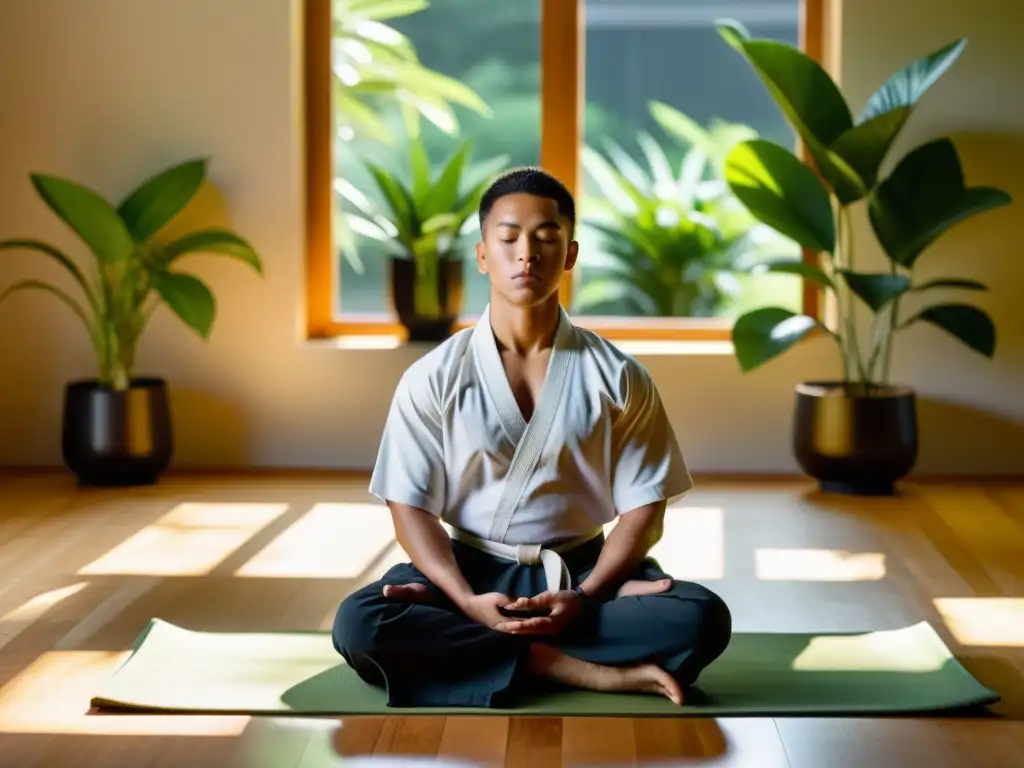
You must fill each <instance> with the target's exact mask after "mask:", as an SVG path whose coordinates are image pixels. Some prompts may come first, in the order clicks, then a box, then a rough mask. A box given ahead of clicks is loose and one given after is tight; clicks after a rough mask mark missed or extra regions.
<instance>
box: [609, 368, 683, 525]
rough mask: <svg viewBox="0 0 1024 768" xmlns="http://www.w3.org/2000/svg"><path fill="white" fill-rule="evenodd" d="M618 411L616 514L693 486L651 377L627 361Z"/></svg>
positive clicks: (615, 434)
mask: <svg viewBox="0 0 1024 768" xmlns="http://www.w3.org/2000/svg"><path fill="white" fill-rule="evenodd" d="M623 378H624V382H625V393H624V403H623V406H622V411H621V412H620V414H619V417H618V419H617V421H616V424H615V428H614V431H613V450H612V462H613V465H612V501H613V503H614V504H615V511H616V513H617V514H620V515H621V514H624V513H626V512H629V511H630V510H633V509H636V508H638V507H642V506H645V505H647V504H653V503H655V502H658V501H663V500H664V501H668V502H671V501H673V500H675V499H676V498H678V497H680V496H682V495H683V494H685V493H686V492H687V491H689V490H690V489H691V488H693V478H692V477H691V475H690V472H689V469H688V468H687V466H686V462H685V461H684V459H683V454H682V451H681V450H680V448H679V444H678V441H677V440H676V436H675V433H674V431H673V430H672V425H671V424H670V423H669V420H668V416H667V415H666V413H665V408H664V406H663V405H662V402H661V397H660V395H659V393H658V389H657V387H656V386H655V384H654V380H653V379H652V378H651V376H650V374H649V373H648V372H647V371H646V370H645V369H644V368H643V367H642V366H641V365H640V364H639V363H637V362H635V361H633V360H630V361H629V363H628V364H627V366H626V371H625V375H624V377H623Z"/></svg>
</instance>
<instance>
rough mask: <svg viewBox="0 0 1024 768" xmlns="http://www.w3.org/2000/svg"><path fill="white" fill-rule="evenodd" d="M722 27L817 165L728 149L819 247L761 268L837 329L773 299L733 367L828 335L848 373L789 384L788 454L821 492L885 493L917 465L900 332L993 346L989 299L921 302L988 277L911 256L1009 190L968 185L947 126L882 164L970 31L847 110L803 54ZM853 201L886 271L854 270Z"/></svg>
mask: <svg viewBox="0 0 1024 768" xmlns="http://www.w3.org/2000/svg"><path fill="white" fill-rule="evenodd" d="M718 29H719V31H720V33H721V35H722V36H723V38H724V39H725V40H726V41H727V42H728V43H729V44H730V45H731V46H732V47H733V48H734V49H735V50H736V51H738V52H739V53H740V54H741V55H743V56H744V57H745V59H746V60H747V62H748V63H749V64H750V65H751V67H752V68H753V70H754V71H755V72H756V73H757V74H758V75H759V76H760V78H761V80H762V81H763V82H764V84H765V86H766V88H767V90H768V92H769V93H770V94H771V96H772V97H773V99H774V100H775V102H776V103H777V104H778V106H779V108H780V109H781V110H782V112H783V114H784V115H785V116H786V118H787V119H788V121H789V122H790V124H791V125H792V126H793V128H794V130H795V131H796V132H797V134H798V135H799V137H800V140H801V141H802V143H803V144H804V146H805V147H806V148H807V150H808V153H809V154H810V156H811V158H812V159H813V165H814V166H815V168H816V171H817V173H816V172H815V171H814V170H812V169H811V168H810V167H809V166H808V165H807V164H804V163H803V162H801V161H800V160H799V159H798V158H797V157H796V156H795V155H794V154H793V153H792V152H791V151H790V150H789V149H786V148H784V147H781V146H779V145H777V144H774V143H772V142H769V141H765V140H763V139H752V140H748V141H744V142H741V143H740V144H738V145H737V146H736V147H735V148H734V149H733V150H732V151H731V153H730V154H729V156H728V158H727V160H726V178H727V181H728V183H729V185H730V187H731V188H732V190H733V192H734V193H735V194H736V196H737V197H738V198H739V199H740V200H741V201H743V203H744V204H745V205H746V206H747V208H748V209H749V210H750V212H751V213H752V214H753V215H754V216H756V217H757V218H758V219H760V220H761V221H763V222H764V223H766V224H768V225H770V226H772V227H774V228H775V229H777V230H778V231H779V232H781V233H782V234H784V235H786V236H787V237H790V238H792V239H793V240H795V241H796V242H798V243H800V244H801V245H803V246H805V247H806V248H808V249H810V250H811V251H813V252H814V253H815V254H817V255H818V256H819V264H817V265H812V264H807V263H797V264H794V263H792V262H785V263H779V264H771V265H769V266H768V267H767V269H769V270H775V271H784V272H789V273H795V274H798V275H800V276H802V277H803V278H804V279H808V280H812V281H814V282H816V283H817V284H818V285H820V286H821V288H822V289H823V290H825V291H827V292H829V293H830V294H831V295H832V296H833V297H834V299H835V303H836V307H837V310H838V321H837V322H836V323H835V325H834V327H827V326H826V325H825V324H824V323H823V322H822V321H821V320H820V319H817V318H813V317H808V316H806V315H800V314H797V313H794V312H791V311H789V310H786V309H783V308H779V307H765V308H761V309H756V310H754V311H751V312H748V313H746V314H744V315H742V316H741V317H739V318H738V319H737V320H736V322H735V324H734V327H733V344H734V346H735V350H736V356H737V358H738V361H739V364H740V366H741V368H742V370H743V371H745V372H746V371H751V370H753V369H755V368H757V367H758V366H761V365H763V364H764V363H766V362H768V361H769V360H771V359H773V358H775V357H776V356H777V355H780V354H781V353H783V352H784V351H786V350H787V349H789V348H790V347H792V346H793V345H794V344H795V343H796V342H798V341H799V340H801V339H803V338H805V337H806V336H807V335H808V334H810V333H812V332H813V331H821V332H824V333H825V334H827V335H828V337H829V338H831V339H832V340H833V341H834V342H835V343H836V346H837V348H838V350H839V354H840V357H841V360H842V365H843V377H842V380H841V381H819V382H804V383H802V384H800V385H799V386H798V387H797V392H796V413H795V423H794V448H795V453H796V458H797V460H798V462H799V464H800V466H801V467H802V468H803V470H804V471H805V472H807V473H808V474H809V475H810V476H812V477H814V478H815V479H817V480H818V481H819V482H820V484H821V486H822V488H823V489H825V490H835V491H839V492H848V493H871V494H891V493H893V491H894V487H895V483H896V482H897V481H898V480H900V479H901V478H902V477H904V476H905V475H906V474H908V473H909V472H910V471H911V470H912V469H913V466H914V464H915V462H916V458H917V447H918V443H917V440H918V436H917V420H916V393H915V391H914V389H913V388H912V387H910V386H908V385H901V384H896V383H893V382H891V381H890V375H889V374H890V361H891V359H892V353H893V345H894V340H895V335H896V333H897V332H899V331H901V330H903V329H905V328H908V327H910V326H913V325H917V324H919V323H927V324H930V325H932V326H935V327H937V328H939V329H942V330H943V331H945V332H946V333H948V334H949V335H950V336H952V337H953V338H955V339H957V340H959V341H960V342H962V343H963V344H965V345H967V346H968V347H969V348H970V349H972V350H974V351H976V352H978V353H980V354H982V355H984V356H986V357H992V356H993V355H994V353H995V346H996V331H995V326H994V323H993V321H992V319H991V317H990V316H989V315H988V314H987V313H986V312H985V310H983V309H981V308H980V307H977V306H974V305H972V304H969V303H966V302H962V301H939V302H937V303H927V301H925V303H923V304H922V303H921V302H920V301H919V300H921V299H924V300H927V298H928V297H929V295H930V294H931V293H932V292H933V291H935V290H936V289H942V288H944V289H960V290H964V291H982V290H986V286H984V285H982V284H981V283H979V282H978V281H976V280H973V279H969V278H964V277H947V278H939V279H930V280H920V279H918V278H917V277H916V275H915V268H916V267H917V266H918V261H919V258H920V257H921V256H922V255H923V254H924V253H925V251H926V250H927V249H928V248H929V247H930V246H931V245H932V244H933V243H934V242H935V241H936V240H938V239H939V238H940V237H941V236H942V235H943V234H944V233H945V232H947V231H948V230H949V229H950V228H951V227H953V226H955V225H956V224H958V223H960V222H963V221H965V220H967V219H969V218H971V217H972V216H976V215H978V214H981V213H983V212H985V211H989V210H992V209H994V208H997V207H999V206H1004V205H1007V204H1008V203H1009V202H1010V196H1009V195H1008V194H1007V193H1006V192H1004V191H1002V190H999V189H994V188H990V187H980V186H977V187H969V186H967V185H966V183H965V181H964V175H963V170H962V167H961V163H960V158H959V156H958V154H957V151H956V148H955V146H954V144H953V142H952V141H950V140H949V139H948V138H938V139H934V140H931V141H928V142H926V143H923V144H921V145H920V146H917V147H915V148H914V149H912V150H910V151H909V152H907V153H906V154H905V155H904V156H903V157H902V158H900V159H899V161H898V162H896V163H895V166H894V167H893V168H892V170H891V172H889V173H888V175H884V176H883V175H882V173H881V166H882V164H883V161H885V159H886V158H887V156H888V155H889V150H890V149H891V147H892V145H893V143H894V141H895V140H896V138H897V137H898V136H899V134H900V132H901V130H902V128H903V126H904V125H906V123H907V120H908V119H909V118H910V116H911V114H912V112H913V110H914V108H915V106H916V105H917V103H918V102H919V101H920V99H921V98H922V96H923V95H924V94H925V93H926V92H927V91H928V89H929V88H930V87H931V86H932V85H934V84H935V83H936V82H937V81H938V80H939V79H940V78H941V77H942V76H943V75H944V74H945V72H947V71H948V70H949V68H950V67H952V66H953V64H954V63H955V62H956V60H957V59H958V58H959V56H960V54H961V53H962V52H963V50H964V47H965V45H966V40H963V39H961V40H957V41H955V42H952V43H950V44H948V45H945V46H943V47H942V48H939V49H938V50H935V51H933V52H931V53H929V54H928V55H927V56H924V57H922V58H920V59H918V60H916V61H914V62H911V63H910V64H909V65H908V66H906V67H904V68H903V69H901V70H899V71H898V72H895V73H894V74H892V75H891V76H890V77H889V78H888V79H887V80H886V81H885V82H884V83H883V84H882V85H881V87H879V89H878V90H877V91H876V92H875V93H874V94H873V95H872V96H871V98H870V99H869V100H868V103H867V105H866V106H865V108H864V110H863V111H862V112H861V114H860V115H859V116H858V117H857V119H856V120H854V119H853V116H852V114H851V111H850V108H849V106H848V104H847V102H846V100H845V98H844V97H843V95H842V93H841V92H840V90H839V88H838V86H837V85H836V83H835V82H834V81H833V80H832V78H831V77H830V76H829V75H828V74H827V73H826V72H825V70H824V69H822V68H821V67H820V66H819V65H818V64H817V63H816V62H815V61H814V60H812V59H811V58H810V57H808V56H806V55H805V54H803V53H802V52H801V51H799V50H797V49H795V48H793V47H792V46H789V45H786V44H784V43H780V42H776V41H772V40H758V39H751V38H750V36H749V35H748V34H747V33H746V31H745V30H744V29H743V28H742V27H740V26H739V25H737V24H735V23H732V22H726V23H722V24H720V25H719V26H718ZM859 204H864V205H866V207H867V212H868V216H869V219H870V222H871V227H872V229H873V231H874V235H875V238H876V239H877V241H878V244H879V245H880V246H881V249H882V251H883V252H884V254H885V256H886V257H887V261H888V268H887V269H885V270H883V271H880V272H865V271H858V270H857V269H856V263H855V262H856V260H855V258H854V247H853V246H854V237H853V231H852V227H851V223H850V221H851V220H850V217H851V209H853V208H854V206H856V205H859ZM908 306H910V307H912V308H910V309H908ZM860 307H864V308H866V309H867V310H868V312H869V313H870V315H871V317H872V323H871V328H870V333H868V334H864V335H865V336H866V337H867V338H866V339H862V338H860V335H859V334H858V327H857V323H856V312H857V310H858V309H859V308H860Z"/></svg>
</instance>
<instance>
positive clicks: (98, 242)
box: [31, 173, 135, 265]
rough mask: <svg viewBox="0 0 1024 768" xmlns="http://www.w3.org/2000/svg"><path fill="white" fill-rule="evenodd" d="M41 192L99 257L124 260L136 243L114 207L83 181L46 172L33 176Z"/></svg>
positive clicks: (52, 207)
mask: <svg viewBox="0 0 1024 768" xmlns="http://www.w3.org/2000/svg"><path fill="white" fill-rule="evenodd" d="M31 178H32V184H33V186H35V188H36V191H37V192H38V193H39V196H40V197H41V198H42V199H43V200H44V201H45V202H46V204H47V205H48V206H50V209H51V210H52V211H53V212H54V213H56V214H57V215H58V216H59V217H60V218H61V219H62V220H63V221H64V223H65V224H67V225H68V226H69V227H71V229H72V230H74V232H75V233H76V234H77V235H78V236H79V237H80V238H82V240H83V241H84V242H85V244H86V245H87V246H88V247H89V250H91V251H92V252H93V254H94V255H95V256H96V258H97V259H99V260H100V261H102V262H104V263H107V264H115V265H121V264H124V263H125V262H126V261H127V260H128V259H129V258H130V257H131V254H132V250H133V249H134V248H135V243H134V242H133V241H132V236H131V233H130V232H129V231H128V228H127V227H125V225H124V222H123V221H122V220H121V217H120V216H118V215H117V211H116V210H114V207H113V206H112V205H111V204H110V203H108V202H107V201H106V200H104V199H103V198H102V197H100V196H99V195H98V194H96V193H95V192H93V191H92V190H91V189H88V188H86V187H84V186H82V185H81V184H77V183H75V182H73V181H68V180H67V179H62V178H60V177H57V176H51V175H48V174H43V173H34V174H32V176H31Z"/></svg>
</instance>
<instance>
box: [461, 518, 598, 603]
mask: <svg viewBox="0 0 1024 768" xmlns="http://www.w3.org/2000/svg"><path fill="white" fill-rule="evenodd" d="M603 531H604V529H603V528H598V529H597V530H596V531H594V532H593V533H591V534H587V535H586V536H579V537H577V538H575V539H569V540H568V541H563V542H561V543H559V544H556V545H554V546H552V547H544V546H542V545H540V544H501V543H499V542H497V541H488V540H487V539H483V538H480V537H479V536H477V535H476V534H472V533H469V531H464V530H462V529H461V528H456V527H455V526H452V527H451V537H452V538H453V539H455V540H456V541H461V542H462V543H463V544H468V545H469V546H471V547H473V548H474V549H478V550H480V551H481V552H486V553H487V554H489V555H494V556H496V557H500V558H503V559H505V560H511V561H512V562H515V563H519V564H520V565H542V566H544V577H545V579H546V580H547V585H548V591H549V592H558V591H560V590H563V589H571V588H572V574H570V573H569V568H568V566H566V564H565V561H564V560H562V558H561V554H562V553H563V552H568V551H570V550H573V549H576V548H577V547H580V546H582V545H584V544H586V543H587V542H590V541H593V540H594V539H595V538H597V537H598V536H599V535H601V533H603Z"/></svg>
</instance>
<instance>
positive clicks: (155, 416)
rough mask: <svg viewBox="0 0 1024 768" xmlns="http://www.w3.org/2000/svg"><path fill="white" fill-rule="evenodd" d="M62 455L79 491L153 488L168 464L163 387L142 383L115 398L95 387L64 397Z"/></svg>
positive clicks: (75, 387) (74, 388) (69, 390)
mask: <svg viewBox="0 0 1024 768" xmlns="http://www.w3.org/2000/svg"><path fill="white" fill-rule="evenodd" d="M62 442H63V455H64V462H65V463H66V464H67V466H68V468H69V469H70V470H71V471H72V472H74V473H75V475H77V476H78V480H79V482H80V483H81V484H82V485H94V486H130V485H152V484H154V483H156V482H157V480H158V479H159V477H160V475H161V474H162V473H163V472H164V470H166V469H167V467H168V465H169V464H170V463H171V454H172V453H173V450H174V440H173V435H172V432H171V416H170V403H169V398H168V393H167V384H166V382H165V381H163V380H162V379H153V378H149V379H146V378H140V379H136V380H134V381H133V382H132V386H131V388H130V389H128V390H126V391H124V392H118V391H116V390H113V389H111V388H110V387H107V386H105V385H102V384H100V383H99V382H96V381H91V380H86V381H75V382H71V383H70V384H68V385H67V387H66V388H65V391H64V423H63V441H62Z"/></svg>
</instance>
